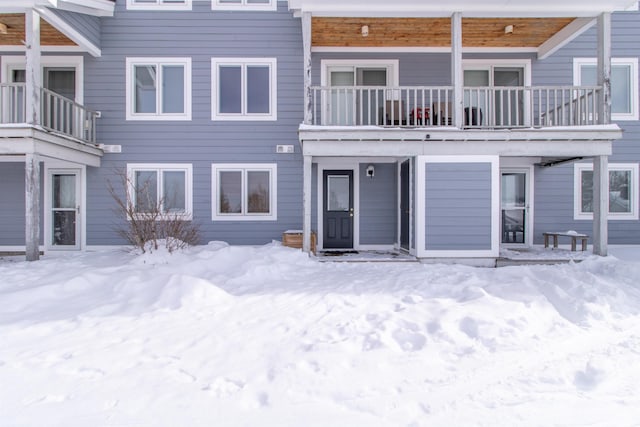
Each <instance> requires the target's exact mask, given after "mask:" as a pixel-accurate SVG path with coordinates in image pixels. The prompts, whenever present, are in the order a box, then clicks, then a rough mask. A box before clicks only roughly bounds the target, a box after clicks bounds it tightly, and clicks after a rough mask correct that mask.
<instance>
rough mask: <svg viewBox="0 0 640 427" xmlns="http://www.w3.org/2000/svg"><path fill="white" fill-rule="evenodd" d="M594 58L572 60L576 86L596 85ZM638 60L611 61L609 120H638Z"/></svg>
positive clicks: (622, 59) (615, 59) (617, 59)
mask: <svg viewBox="0 0 640 427" xmlns="http://www.w3.org/2000/svg"><path fill="white" fill-rule="evenodd" d="M596 72H597V62H596V59H595V58H574V60H573V81H574V82H575V84H576V85H578V86H595V85H597V81H598V79H597V76H596ZM637 82H638V58H612V59H611V118H612V119H613V120H638V84H637Z"/></svg>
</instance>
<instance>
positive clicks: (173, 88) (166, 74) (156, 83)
mask: <svg viewBox="0 0 640 427" xmlns="http://www.w3.org/2000/svg"><path fill="white" fill-rule="evenodd" d="M126 79H127V82H126V84H127V97H126V98H127V108H126V111H127V120H191V58H127V77H126Z"/></svg>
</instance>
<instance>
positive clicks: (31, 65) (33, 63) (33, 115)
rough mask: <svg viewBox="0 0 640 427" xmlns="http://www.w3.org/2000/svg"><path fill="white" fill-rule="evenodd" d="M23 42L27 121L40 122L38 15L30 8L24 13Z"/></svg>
mask: <svg viewBox="0 0 640 427" xmlns="http://www.w3.org/2000/svg"><path fill="white" fill-rule="evenodd" d="M24 16H25V44H26V46H25V47H26V52H25V56H26V67H25V74H26V89H25V95H26V99H25V105H26V111H27V117H26V119H27V123H29V124H32V125H39V124H40V85H41V84H42V83H41V82H42V71H41V68H40V67H41V65H40V16H39V15H38V12H36V11H35V10H33V9H31V10H28V11H27V12H26V13H25V15H24Z"/></svg>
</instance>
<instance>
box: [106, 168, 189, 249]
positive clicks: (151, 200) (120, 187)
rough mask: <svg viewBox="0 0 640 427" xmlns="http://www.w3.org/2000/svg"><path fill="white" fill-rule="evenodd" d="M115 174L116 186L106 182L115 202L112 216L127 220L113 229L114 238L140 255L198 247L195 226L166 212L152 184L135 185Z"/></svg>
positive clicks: (123, 175)
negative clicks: (125, 243)
mask: <svg viewBox="0 0 640 427" xmlns="http://www.w3.org/2000/svg"><path fill="white" fill-rule="evenodd" d="M115 174H116V176H117V178H118V180H117V181H118V182H117V184H116V185H114V184H113V183H112V182H111V181H110V180H107V186H108V190H109V194H111V197H112V198H113V200H114V201H115V202H116V207H115V208H114V213H115V214H116V215H118V216H122V215H124V216H125V217H126V218H127V222H126V224H123V225H121V226H117V227H116V232H117V233H118V235H120V236H121V237H123V238H124V239H125V240H127V241H128V242H129V243H130V244H131V245H133V246H134V247H136V248H138V249H140V250H141V251H142V252H143V253H145V252H147V251H155V250H157V249H158V248H159V247H160V246H161V245H164V246H165V247H166V249H167V250H168V251H169V252H173V251H175V250H178V249H183V248H185V247H188V246H193V245H197V244H198V242H199V241H200V230H199V227H198V224H196V223H195V222H194V221H192V220H187V219H185V214H184V213H183V212H178V211H175V210H174V211H171V210H170V209H166V208H165V203H164V200H163V199H161V198H159V197H158V195H157V191H156V183H155V182H154V181H151V180H150V179H146V180H145V181H143V182H137V183H136V182H135V179H134V177H132V176H129V174H127V171H126V170H121V169H119V170H116V172H115ZM136 184H137V185H136Z"/></svg>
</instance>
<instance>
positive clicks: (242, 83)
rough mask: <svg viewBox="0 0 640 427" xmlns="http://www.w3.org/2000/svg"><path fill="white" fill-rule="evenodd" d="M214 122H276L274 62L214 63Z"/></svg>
mask: <svg viewBox="0 0 640 427" xmlns="http://www.w3.org/2000/svg"><path fill="white" fill-rule="evenodd" d="M211 74H212V76H213V82H212V88H211V90H212V94H213V96H212V97H211V99H212V104H213V105H212V117H211V118H212V119H213V120H276V119H277V105H278V103H277V79H276V74H277V72H276V60H275V59H274V58H253V59H237V58H214V59H212V60H211Z"/></svg>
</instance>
